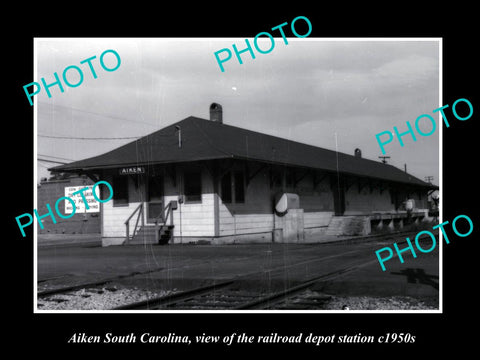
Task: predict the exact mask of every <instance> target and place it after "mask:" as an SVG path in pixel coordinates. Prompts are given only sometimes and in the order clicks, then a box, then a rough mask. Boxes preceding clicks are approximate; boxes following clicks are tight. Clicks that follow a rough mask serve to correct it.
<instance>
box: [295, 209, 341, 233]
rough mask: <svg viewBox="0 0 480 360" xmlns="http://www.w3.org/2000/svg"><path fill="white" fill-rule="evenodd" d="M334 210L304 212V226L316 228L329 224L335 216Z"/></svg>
mask: <svg viewBox="0 0 480 360" xmlns="http://www.w3.org/2000/svg"><path fill="white" fill-rule="evenodd" d="M333 214H334V213H333V212H332V211H319V212H307V213H306V212H304V213H303V223H304V227H305V228H306V229H307V228H314V227H322V226H328V224H329V223H330V220H331V218H332V216H333Z"/></svg>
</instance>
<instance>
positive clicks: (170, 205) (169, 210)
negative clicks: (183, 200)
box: [155, 201, 173, 243]
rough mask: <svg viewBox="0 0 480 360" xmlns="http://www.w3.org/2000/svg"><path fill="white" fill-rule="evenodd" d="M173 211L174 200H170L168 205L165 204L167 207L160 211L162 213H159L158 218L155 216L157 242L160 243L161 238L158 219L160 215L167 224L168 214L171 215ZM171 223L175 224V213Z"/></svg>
mask: <svg viewBox="0 0 480 360" xmlns="http://www.w3.org/2000/svg"><path fill="white" fill-rule="evenodd" d="M165 210H167V214H166V215H165ZM171 212H172V202H171V201H170V202H169V203H168V205H167V206H165V208H164V209H163V211H162V212H161V213H160V215H158V216H157V217H156V218H155V242H156V243H158V241H159V238H158V230H159V227H158V220H159V219H160V217H161V218H162V223H163V224H166V223H167V219H168V216H169V215H170V213H171ZM170 225H173V215H172V216H171V217H170Z"/></svg>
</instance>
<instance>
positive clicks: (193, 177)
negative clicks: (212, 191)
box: [183, 171, 202, 203]
mask: <svg viewBox="0 0 480 360" xmlns="http://www.w3.org/2000/svg"><path fill="white" fill-rule="evenodd" d="M183 183H184V194H185V203H198V202H202V173H201V172H200V171H190V172H186V173H185V175H184V182H183Z"/></svg>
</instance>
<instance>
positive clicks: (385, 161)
mask: <svg viewBox="0 0 480 360" xmlns="http://www.w3.org/2000/svg"><path fill="white" fill-rule="evenodd" d="M378 158H379V159H382V162H383V163H384V164H386V163H387V159H390V156H379V157H378Z"/></svg>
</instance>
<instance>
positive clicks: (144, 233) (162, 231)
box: [126, 225, 175, 245]
mask: <svg viewBox="0 0 480 360" xmlns="http://www.w3.org/2000/svg"><path fill="white" fill-rule="evenodd" d="M174 227H175V226H174V225H159V237H158V244H159V245H165V244H168V243H169V242H170V240H171V239H172V238H173V228H174ZM126 244H127V245H138V244H155V226H154V225H145V226H143V227H141V228H140V229H139V230H138V231H137V233H136V234H135V235H133V237H132V238H130V239H129V241H128V242H127V243H126Z"/></svg>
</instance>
